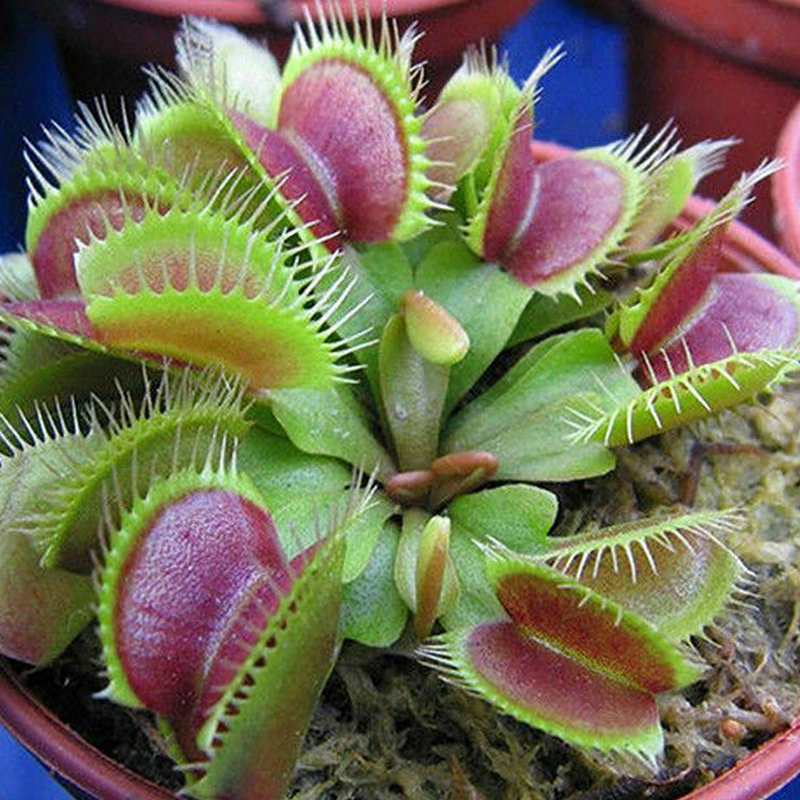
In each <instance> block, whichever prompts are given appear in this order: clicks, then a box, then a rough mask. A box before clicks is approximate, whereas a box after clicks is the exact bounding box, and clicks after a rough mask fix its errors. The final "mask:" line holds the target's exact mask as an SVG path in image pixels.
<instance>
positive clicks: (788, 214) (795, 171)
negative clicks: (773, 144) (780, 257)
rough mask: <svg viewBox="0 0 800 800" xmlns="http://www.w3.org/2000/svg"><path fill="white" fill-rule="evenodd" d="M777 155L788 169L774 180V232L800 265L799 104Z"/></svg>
mask: <svg viewBox="0 0 800 800" xmlns="http://www.w3.org/2000/svg"><path fill="white" fill-rule="evenodd" d="M776 155H777V156H778V157H779V158H781V159H782V160H783V162H784V164H785V167H784V168H783V169H782V170H781V171H780V172H776V173H775V174H774V175H773V176H772V202H773V205H774V206H775V218H774V224H775V232H776V233H777V235H778V241H779V242H780V244H781V247H783V249H784V250H786V252H787V253H789V255H790V256H791V257H792V258H793V259H794V260H795V261H797V262H800V103H798V104H797V105H796V106H795V109H794V111H793V112H792V113H791V114H790V116H789V119H788V120H786V124H785V125H784V127H783V130H782V131H781V135H780V138H779V139H778V147H777V150H776Z"/></svg>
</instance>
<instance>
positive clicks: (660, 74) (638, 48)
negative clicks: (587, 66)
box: [628, 0, 800, 238]
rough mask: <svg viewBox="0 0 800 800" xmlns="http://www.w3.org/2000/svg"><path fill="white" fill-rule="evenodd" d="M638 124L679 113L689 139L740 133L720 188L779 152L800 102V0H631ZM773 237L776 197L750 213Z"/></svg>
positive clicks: (710, 187)
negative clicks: (776, 147) (783, 129)
mask: <svg viewBox="0 0 800 800" xmlns="http://www.w3.org/2000/svg"><path fill="white" fill-rule="evenodd" d="M630 2H631V3H632V5H633V6H634V8H633V10H632V13H631V19H630V27H629V37H628V76H629V77H628V89H629V126H630V127H631V128H636V127H638V126H640V125H642V124H644V123H645V122H650V123H651V125H655V126H656V127H660V126H661V125H662V124H663V123H664V122H666V121H667V120H668V119H670V118H672V119H674V120H675V122H676V123H677V125H678V129H679V130H680V132H681V135H682V136H684V137H685V140H686V141H690V142H691V141H699V140H701V139H706V138H719V137H721V136H735V137H737V138H739V139H741V144H739V145H738V146H737V147H735V148H733V150H732V151H731V153H730V155H729V158H728V160H727V166H726V168H725V169H724V170H722V171H720V172H718V173H715V174H714V175H712V176H711V177H710V178H709V179H707V183H706V184H704V186H705V187H706V188H707V191H709V193H711V194H713V195H715V196H718V195H720V194H722V192H724V191H725V190H726V189H727V187H728V186H730V184H731V182H732V181H733V180H735V178H736V177H737V176H738V175H739V174H740V173H741V172H742V171H744V170H752V169H753V168H754V167H755V166H756V165H757V164H758V163H759V162H760V161H761V159H762V158H763V157H764V156H765V155H768V154H770V153H771V152H772V151H773V148H774V145H775V141H776V140H777V138H778V133H779V131H780V129H781V126H782V125H783V122H784V120H785V119H786V116H787V115H788V114H789V112H790V111H791V109H792V108H793V107H794V105H795V103H797V102H798V101H800V0H630ZM742 218H743V220H744V221H746V222H747V223H748V224H750V225H752V226H753V227H755V228H756V229H757V230H758V231H759V232H760V233H762V234H764V235H765V236H769V237H770V238H771V237H772V236H773V232H772V204H771V201H770V197H769V196H768V195H766V194H765V195H763V196H761V197H760V198H759V199H758V200H757V201H756V202H755V203H753V205H752V206H751V208H749V209H748V210H747V211H746V212H745V213H744V214H743V216H742Z"/></svg>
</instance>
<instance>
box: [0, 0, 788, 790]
mask: <svg viewBox="0 0 800 800" xmlns="http://www.w3.org/2000/svg"><path fill="white" fill-rule="evenodd" d="M415 41H416V33H415V32H414V31H413V29H412V30H411V31H406V32H405V33H404V34H402V35H401V34H399V33H398V32H397V31H396V29H395V28H394V27H393V25H392V24H391V23H390V22H389V21H388V20H385V19H384V20H382V21H381V23H380V25H379V26H378V29H377V30H375V29H373V28H372V27H370V23H368V24H366V25H365V26H364V27H359V26H355V28H354V29H352V30H351V29H348V28H347V27H346V26H345V23H344V21H343V19H342V17H341V15H340V13H339V12H338V11H337V10H335V9H331V10H330V11H329V12H327V13H323V12H322V11H320V13H319V19H318V20H316V21H314V20H312V19H311V18H310V17H309V19H308V21H307V23H306V25H305V26H301V27H298V33H297V40H296V43H295V46H294V48H293V50H292V52H291V54H290V57H289V60H288V62H287V64H286V66H285V67H284V69H283V71H282V73H280V75H279V74H278V72H277V71H276V69H277V68H276V67H275V64H274V60H273V59H272V57H271V55H270V54H269V53H268V52H267V51H266V50H264V49H263V48H260V47H259V46H258V45H255V44H253V43H250V42H247V41H246V40H245V39H243V38H242V37H241V36H240V35H239V34H236V33H234V32H232V31H228V30H227V29H225V28H223V27H222V26H219V25H217V24H215V23H211V22H206V21H199V20H187V21H186V22H185V23H184V27H183V30H182V31H181V33H180V35H179V37H178V42H177V48H178V56H179V58H178V61H179V64H180V68H181V73H180V74H179V75H171V74H168V73H166V72H162V71H158V70H154V71H151V79H152V86H151V91H150V93H149V94H148V96H147V97H146V98H145V99H144V100H143V101H142V103H141V104H140V106H139V108H138V111H137V116H136V120H135V121H134V122H133V123H131V124H126V125H125V126H123V127H122V128H117V127H115V126H114V125H113V123H111V122H110V121H109V120H108V118H107V115H106V114H105V113H104V112H103V106H102V104H101V105H100V106H99V108H100V114H99V118H98V119H97V120H94V119H93V118H92V116H91V115H90V114H89V113H88V112H84V114H83V116H82V118H81V121H80V123H79V128H78V132H77V134H76V136H75V137H74V138H72V137H70V136H68V135H67V134H65V133H64V132H63V131H60V130H56V131H53V132H50V133H49V134H48V138H47V141H46V142H45V143H44V144H43V145H40V146H38V147H36V148H33V149H32V150H31V153H32V155H31V157H30V160H31V164H32V168H33V169H34V178H33V183H32V204H31V215H30V223H29V232H28V250H29V253H28V255H29V261H28V260H26V258H25V257H23V256H18V257H15V258H12V259H8V260H7V261H6V262H4V263H5V265H6V269H5V270H4V273H3V274H0V288H2V291H3V293H4V296H5V297H6V298H7V299H6V300H5V301H4V302H3V303H2V306H0V319H2V321H3V322H4V323H5V324H6V325H7V326H8V328H9V333H8V342H7V344H6V351H5V352H6V362H7V365H6V368H5V370H4V372H3V373H0V398H2V400H0V409H6V408H7V409H8V410H9V411H12V412H14V413H9V414H6V416H5V417H3V418H2V428H1V429H0V437H2V443H3V446H4V448H5V450H6V452H5V453H4V455H3V456H2V457H1V458H2V461H0V484H1V485H2V487H3V492H2V498H3V501H4V503H5V506H4V507H3V508H4V511H3V512H2V513H3V514H4V515H5V516H4V520H5V524H4V526H3V533H2V534H0V548H3V550H4V552H6V553H7V554H8V557H7V561H6V562H4V563H7V564H8V565H9V569H8V570H5V571H4V572H2V573H0V597H2V598H3V606H2V608H0V645H2V648H3V652H5V653H6V654H8V655H10V656H12V657H15V658H20V659H22V660H25V661H28V662H31V663H37V664H42V663H46V662H48V661H51V660H52V659H53V658H55V657H56V656H57V655H58V653H59V652H60V651H61V650H63V648H64V647H66V646H67V645H68V643H69V641H70V639H71V638H72V637H73V636H74V635H75V634H76V633H77V632H78V630H79V628H80V627H81V626H82V625H84V624H85V622H86V621H87V620H88V618H89V616H90V612H89V609H90V607H91V605H92V598H93V597H95V599H96V605H97V616H98V619H99V623H100V624H99V635H100V639H101V642H102V648H103V658H104V661H105V664H106V669H107V675H108V680H109V685H108V688H107V690H106V692H105V693H104V694H105V696H107V697H108V698H110V699H113V700H115V701H117V702H120V703H123V704H125V705H129V706H133V707H137V708H145V709H148V710H149V711H150V712H152V713H153V714H154V715H155V716H156V718H157V720H158V724H159V727H160V730H161V731H162V734H163V736H164V740H165V742H166V747H167V748H168V750H169V752H170V753H171V754H172V756H173V757H174V759H175V760H176V762H178V764H180V765H181V767H180V769H181V770H182V771H183V773H184V775H185V777H186V792H187V793H188V794H190V795H192V796H195V797H198V798H208V799H209V800H212V799H215V800H221V799H222V798H234V800H258V799H262V798H270V799H272V798H274V800H280V798H281V797H282V796H284V794H285V792H286V789H287V786H288V783H289V780H290V778H291V774H292V769H293V765H294V762H295V759H296V757H297V753H298V751H299V747H300V744H301V741H302V737H303V734H304V731H305V729H306V726H307V725H308V721H309V719H310V714H311V712H312V710H313V708H314V704H315V702H316V698H317V697H318V695H319V693H320V691H321V690H322V687H323V685H324V683H325V680H326V678H327V676H328V674H329V672H330V670H331V669H332V667H333V664H334V663H335V660H336V657H337V654H338V652H339V650H340V648H341V647H342V644H343V642H344V641H345V640H348V639H349V640H353V641H356V642H359V643H361V644H363V645H368V646H373V647H388V646H391V645H393V644H394V643H396V642H397V641H398V640H400V639H401V636H403V633H404V631H406V637H407V638H406V639H405V640H404V642H405V645H407V644H408V641H409V640H410V641H411V642H412V648H411V649H414V648H416V653H417V655H418V656H419V657H420V658H421V660H422V661H423V662H425V663H427V664H429V665H431V666H433V667H435V668H436V669H439V670H440V671H441V673H442V675H443V676H444V677H445V678H446V679H447V680H450V681H452V682H454V683H456V684H458V685H460V686H463V687H465V688H466V689H467V690H468V691H470V692H472V693H475V694H477V695H479V696H481V697H483V698H485V699H486V700H488V701H489V702H490V703H492V704H494V705H495V706H496V707H497V708H498V709H500V710H501V711H503V712H505V713H507V714H510V715H512V716H514V717H516V718H517V719H519V720H521V721H523V722H525V723H528V724H529V725H532V726H534V727H540V728H542V729H543V730H545V731H547V732H549V733H552V734H555V735H557V736H560V737H562V738H564V739H565V740H566V741H568V742H570V743H571V744H573V745H576V746H578V747H580V748H583V749H585V750H587V751H599V752H602V753H605V754H612V755H615V756H616V757H618V758H624V757H626V756H633V757H634V758H639V757H641V758H642V759H643V760H644V761H645V762H647V763H648V764H650V765H651V766H652V765H654V764H655V763H656V762H657V761H658V759H660V758H661V757H662V753H663V745H664V738H663V733H662V729H661V726H660V724H659V720H658V711H657V705H656V696H657V695H659V694H660V693H662V692H665V691H669V690H675V689H680V688H681V687H684V686H686V685H687V684H689V683H692V682H694V681H696V680H698V679H699V678H701V677H702V675H703V664H702V662H701V659H700V657H699V654H698V653H697V652H695V651H693V650H692V648H691V646H690V645H691V640H692V637H702V636H703V635H704V630H705V628H706V626H708V625H710V624H712V623H713V622H714V621H715V620H716V619H717V618H718V617H719V616H720V615H722V614H724V613H725V612H726V610H727V609H728V608H729V607H730V606H732V605H734V604H735V600H736V597H737V594H738V593H740V592H742V591H743V590H744V589H745V586H744V580H745V578H746V576H747V572H746V568H745V567H744V565H743V564H742V562H741V561H740V560H739V558H738V557H737V556H736V555H735V554H734V552H733V550H732V547H731V543H729V542H728V540H729V539H731V540H733V539H735V538H736V534H737V532H738V531H739V529H740V527H741V525H742V522H741V519H740V516H739V515H737V514H736V513H735V512H733V511H730V510H716V509H715V510H703V509H696V510H675V509H670V510H668V511H666V512H665V511H660V512H659V513H658V514H656V515H654V516H653V517H651V518H646V517H642V518H639V519H635V520H632V521H629V522H626V523H620V524H612V525H606V526H603V527H598V526H595V525H587V526H585V527H584V529H583V530H580V531H578V532H577V533H574V534H572V535H568V536H564V535H561V536H555V535H550V531H551V529H552V528H553V526H554V523H555V521H556V517H557V513H558V508H559V503H558V500H557V497H556V495H555V494H554V493H552V492H551V491H548V490H546V489H544V488H541V487H538V486H536V484H537V483H548V484H552V483H560V482H573V481H576V480H578V479H584V478H593V477H596V476H600V475H604V474H606V473H609V472H611V471H612V470H613V469H614V467H615V464H616V456H615V452H614V448H616V447H619V446H622V445H626V444H631V443H634V442H637V441H639V440H641V439H644V438H646V437H648V436H652V435H653V434H656V433H659V432H661V431H665V430H668V429H670V428H674V427H677V426H680V425H684V424H686V423H689V422H692V421H694V420H696V419H699V418H701V417H705V416H709V415H712V414H714V413H715V412H716V411H718V410H720V409H723V408H727V407H729V406H732V405H735V404H738V403H741V402H746V401H748V400H750V399H751V398H753V397H754V396H755V395H756V394H757V393H759V392H762V391H764V390H769V389H771V388H773V387H775V386H777V385H779V384H780V383H781V382H783V381H785V380H787V379H788V377H789V375H790V373H791V372H792V371H793V370H794V369H795V368H796V366H797V354H798V349H797V348H798V345H797V342H798V338H800V330H799V329H798V309H799V308H800V307H799V306H798V299H797V291H798V287H797V284H796V283H794V282H793V281H791V280H789V279H786V278H779V277H775V276H763V275H756V274H752V275H751V274H747V275H730V274H726V273H719V272H718V263H719V260H720V259H719V247H720V242H721V239H722V237H723V236H724V232H725V227H726V226H727V224H728V223H729V222H730V220H732V219H733V218H734V217H735V216H736V214H737V213H738V212H739V211H740V210H741V208H743V207H744V205H746V203H747V202H748V201H749V197H750V195H751V192H752V189H753V187H754V186H755V184H756V183H757V182H758V181H759V180H760V179H761V178H763V177H765V176H766V175H767V174H769V172H770V171H771V170H772V169H774V165H772V164H769V163H768V164H765V165H764V166H762V167H761V168H759V169H758V170H756V171H755V172H754V173H753V174H752V175H749V176H744V177H743V178H742V180H741V181H740V182H739V183H737V184H736V186H735V187H734V188H733V189H732V190H731V192H730V193H729V194H728V195H727V196H726V197H725V198H723V200H721V201H720V203H719V204H718V205H717V207H716V208H715V209H714V210H713V211H712V212H711V213H710V214H709V215H708V216H707V217H706V218H704V219H702V220H700V221H699V222H698V223H697V224H696V225H695V226H694V227H693V228H691V229H690V230H688V231H686V232H683V233H681V234H678V235H675V236H672V237H670V238H666V239H661V240H659V239H658V237H659V236H660V234H661V233H662V229H663V228H664V226H665V225H666V224H667V222H668V221H669V220H670V219H671V218H672V217H673V216H674V215H675V213H677V211H678V210H679V209H680V207H681V206H682V205H683V202H684V201H685V199H686V198H687V197H688V196H689V194H690V193H691V192H692V191H693V189H694V186H695V185H696V183H697V181H698V180H699V179H700V178H701V177H702V176H703V175H704V174H705V173H707V172H708V171H711V170H713V169H714V168H715V167H716V166H717V165H718V164H719V163H720V160H721V158H722V156H723V155H724V152H725V150H726V149H727V148H728V147H729V146H730V144H731V142H730V141H727V140H724V141H721V142H706V143H702V144H701V145H697V146H695V147H693V148H689V149H687V150H683V151H681V150H679V143H678V141H677V136H676V133H675V131H674V129H673V128H672V127H671V126H666V127H665V128H664V129H663V130H662V131H660V132H658V133H656V134H655V135H654V136H653V137H651V138H650V139H649V140H647V139H646V132H645V131H642V132H640V133H639V134H636V135H634V136H632V137H630V138H629V139H626V140H625V141H623V142H619V143H616V144H614V145H611V146H609V147H605V148H593V149H591V150H586V151H580V152H577V153H570V154H565V155H563V156H560V157H556V158H553V159H552V160H549V161H545V162H541V163H540V162H537V161H536V159H535V158H534V156H533V154H532V152H531V146H530V136H531V129H532V127H533V125H534V110H535V99H536V96H537V94H538V92H539V84H540V83H541V81H542V79H543V78H544V76H545V75H546V73H547V72H548V71H549V70H550V69H551V68H553V67H554V65H555V64H556V62H557V61H558V60H559V59H560V58H561V57H562V53H561V50H560V48H554V49H553V50H551V51H549V52H548V53H547V54H545V56H544V58H543V59H542V61H541V63H540V64H539V66H538V67H537V68H536V69H535V70H534V72H533V73H532V75H531V77H530V78H529V79H528V81H527V82H526V83H525V84H524V86H522V87H517V86H516V85H515V84H514V82H513V81H512V80H511V78H510V77H509V75H508V74H507V71H506V69H505V66H504V65H503V63H502V62H501V61H500V60H499V59H498V58H497V57H496V56H495V55H494V54H492V55H491V56H489V55H487V54H486V53H485V52H477V51H476V52H472V53H469V54H468V55H467V56H466V58H465V63H464V66H463V67H462V69H461V70H459V71H458V72H457V73H456V74H455V75H454V76H453V78H452V80H451V82H450V83H449V84H448V85H447V86H445V88H444V89H443V91H442V93H441V95H440V97H439V98H438V100H437V101H436V102H435V103H434V104H433V106H432V108H431V109H430V110H428V111H423V110H422V109H421V108H420V91H421V86H422V80H423V78H422V71H421V69H420V68H419V67H415V66H413V65H412V51H413V47H414V43H415ZM250 59H252V60H253V64H254V66H253V74H248V68H247V67H244V68H243V66H242V65H243V64H244V63H245V62H247V63H249V60H250ZM254 76H258V79H254ZM445 203H447V205H446V206H445V205H444V204H445ZM629 265H646V268H645V267H644V266H637V268H636V270H633V269H631V268H630V266H629ZM640 274H644V275H645V278H644V285H643V286H637V282H638V281H639V280H640V279H639V278H638V276H639V275H640ZM604 282H605V285H604ZM599 311H607V312H608V315H607V322H606V325H605V328H600V327H597V326H596V324H595V322H594V319H593V318H594V317H595V316H596V314H597V312H599ZM155 372H161V373H162V377H161V378H155V377H154V373H155ZM115 380H116V384H115ZM54 395H55V396H54ZM59 397H60V398H61V399H60V400H59ZM65 407H66V408H67V409H68V411H67V412H65V411H64V408H65ZM65 420H68V422H67V421H65ZM365 474H366V475H369V476H370V478H369V479H366V478H364V475H365ZM20 475H22V476H23V478H22V479H20V478H19V476H20ZM94 564H97V568H96V572H95V578H96V584H97V586H96V594H95V595H93V593H92V588H91V584H90V578H89V576H88V572H89V571H90V570H91V569H92V566H93V565H94ZM11 567H15V568H16V572H15V571H14V570H13V569H11ZM31 592H35V593H36V595H37V597H38V598H39V600H37V601H36V602H33V603H31V604H30V607H26V606H25V596H26V595H28V596H29V595H30V594H31ZM54 598H55V599H59V600H60V602H55V603H54V602H53V600H54ZM23 619H24V620H34V622H32V623H28V622H26V623H25V624H26V626H27V627H26V628H25V629H23V628H22V627H21V626H20V624H19V623H18V622H17V620H23ZM25 631H27V633H26V632H25ZM31 633H33V634H35V636H31ZM431 634H433V636H431ZM34 639H35V641H34ZM20 642H21V644H20ZM408 649H409V648H408V647H407V646H405V651H406V652H408ZM587 687H588V688H587Z"/></svg>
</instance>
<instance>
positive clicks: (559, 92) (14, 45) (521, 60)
mask: <svg viewBox="0 0 800 800" xmlns="http://www.w3.org/2000/svg"><path fill="white" fill-rule="evenodd" d="M56 1H58V0H56ZM497 2H503V0H497ZM559 42H563V43H564V46H565V49H566V51H567V58H565V59H564V60H563V61H562V62H561V63H560V64H559V65H558V66H557V67H556V68H555V69H554V70H553V71H552V72H551V73H549V74H548V75H547V77H546V78H545V79H544V81H543V88H544V92H543V94H542V99H541V101H540V103H539V104H538V105H537V111H536V117H537V122H536V136H537V137H538V138H540V139H545V140H555V141H559V142H562V143H564V144H568V145H571V146H575V147H585V146H590V145H595V144H602V143H605V142H608V141H610V140H612V139H615V138H618V137H619V136H621V135H622V134H624V133H625V130H626V128H625V89H624V86H625V73H624V69H625V63H624V35H623V33H622V31H621V30H620V28H619V27H618V26H617V25H616V24H614V23H612V22H610V21H608V20H606V19H603V18H601V17H598V16H596V15H594V14H593V13H590V12H589V11H587V10H586V9H584V8H583V7H582V6H580V5H577V4H575V3H573V2H570V0H539V2H538V3H537V4H536V5H535V6H534V7H533V9H532V10H531V11H530V12H529V13H528V14H527V15H526V16H525V17H524V18H523V19H522V20H520V22H519V23H518V24H516V25H515V26H514V27H513V28H512V29H511V30H509V31H508V32H507V33H506V35H505V36H504V38H503V42H502V45H503V49H505V50H506V51H507V52H508V53H509V57H510V62H511V71H512V74H513V76H514V77H515V78H516V79H517V80H518V81H520V82H521V81H522V80H524V79H525V78H526V77H527V76H528V74H529V73H530V71H531V69H533V67H534V66H535V64H536V63H537V61H538V60H539V58H540V56H541V54H542V53H543V52H544V50H545V49H546V48H548V47H550V46H552V45H555V44H558V43H559ZM0 109H2V117H0V253H2V252H6V251H9V250H14V249H17V248H18V247H19V246H20V243H21V241H22V238H23V233H24V216H25V196H26V190H25V168H24V164H23V162H22V158H21V143H22V140H23V138H24V137H27V138H29V139H32V140H34V141H35V140H37V139H39V138H40V133H39V132H40V126H41V125H42V124H45V123H48V122H49V121H51V120H56V121H58V122H59V123H60V124H62V125H63V126H65V127H69V126H70V123H71V113H72V111H71V102H70V99H69V95H68V93H67V89H66V85H65V82H64V79H63V77H62V74H61V71H60V68H59V64H58V58H57V55H56V50H55V47H54V45H53V42H52V40H51V38H50V35H49V33H48V32H47V31H46V30H44V29H43V28H42V27H41V26H40V25H38V24H37V23H36V22H35V21H34V20H32V19H30V18H28V17H27V15H25V13H24V12H21V11H19V10H17V9H16V8H15V9H14V10H13V11H12V10H10V9H8V8H5V7H4V6H2V5H0ZM798 798H800V781H795V782H794V783H793V784H792V785H791V786H789V787H787V788H786V789H784V790H783V791H782V792H780V793H778V794H777V795H775V800H778V799H780V800H797V799H798ZM0 800H68V795H67V794H66V793H65V792H64V791H63V790H62V789H61V788H60V787H58V786H57V785H56V784H55V783H54V782H53V781H52V780H51V778H50V777H49V776H48V775H47V773H46V771H45V770H44V769H43V768H42V767H40V766H39V765H38V764H37V762H36V761H35V760H34V759H33V758H32V757H31V756H30V755H28V754H27V752H26V751H25V750H23V749H22V748H21V747H19V746H18V745H17V744H16V742H15V741H14V740H13V738H12V737H11V736H9V735H8V734H7V733H6V732H5V731H4V730H3V729H2V728H0Z"/></svg>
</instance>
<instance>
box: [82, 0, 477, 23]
mask: <svg viewBox="0 0 800 800" xmlns="http://www.w3.org/2000/svg"><path fill="white" fill-rule="evenodd" d="M95 1H96V2H101V3H105V4H107V5H112V6H119V7H122V8H126V9H129V10H131V11H138V12H140V13H142V14H155V15H156V16H161V17H181V16H183V15H184V14H198V13H201V14H202V15H203V16H206V17H213V18H215V19H219V20H222V21H223V22H227V23H234V24H239V25H253V24H258V23H262V24H263V23H264V22H265V21H266V19H267V17H266V16H265V14H264V12H263V11H262V10H261V9H260V8H259V5H258V3H257V2H255V0H95ZM467 1H468V0H362V4H363V3H366V5H367V7H368V8H369V10H370V12H372V13H379V12H381V11H382V10H383V8H384V6H385V5H390V6H391V9H390V13H391V15H392V16H403V15H408V14H424V13H426V12H429V11H431V10H436V9H439V8H441V7H442V6H451V5H459V4H462V3H465V2H467ZM288 6H289V12H290V15H291V17H292V19H295V20H299V19H302V18H303V9H304V8H306V7H308V8H309V9H310V10H312V11H313V8H314V0H289V2H288ZM354 7H355V6H351V5H350V4H348V3H345V4H343V5H342V13H343V14H344V16H345V17H346V18H347V19H350V18H351V17H352V16H353V13H352V12H353V8H354Z"/></svg>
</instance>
